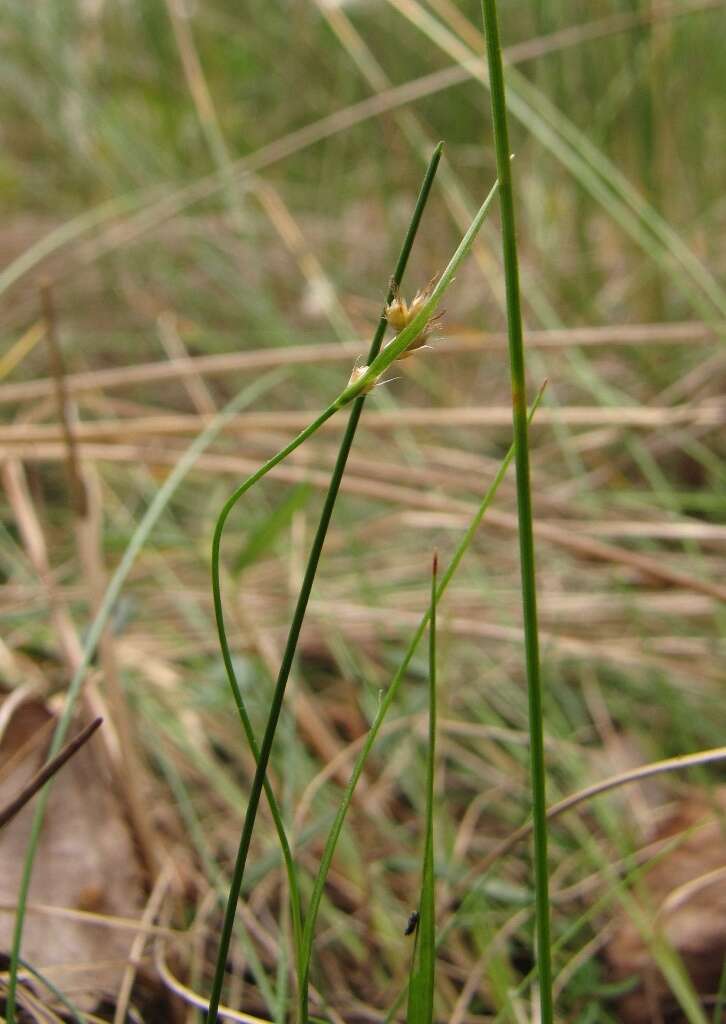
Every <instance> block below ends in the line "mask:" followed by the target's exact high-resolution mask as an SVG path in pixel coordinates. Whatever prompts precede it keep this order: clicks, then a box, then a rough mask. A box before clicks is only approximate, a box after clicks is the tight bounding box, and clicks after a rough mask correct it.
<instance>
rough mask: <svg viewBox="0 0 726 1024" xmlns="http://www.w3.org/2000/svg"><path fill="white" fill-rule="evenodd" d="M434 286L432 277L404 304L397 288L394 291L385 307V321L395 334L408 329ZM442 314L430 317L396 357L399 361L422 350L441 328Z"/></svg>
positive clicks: (434, 282) (429, 296)
mask: <svg viewBox="0 0 726 1024" xmlns="http://www.w3.org/2000/svg"><path fill="white" fill-rule="evenodd" d="M435 284H436V277H433V278H432V279H431V280H430V281H429V283H428V284H427V285H426V287H425V288H421V289H420V290H419V291H417V292H416V294H415V295H414V297H413V299H412V300H411V302H410V303H408V302H406V300H405V299H404V298H403V296H402V295H401V293H400V292H399V290H398V288H396V289H395V290H394V293H393V299H392V301H391V302H389V304H388V305H387V306H386V320H388V323H389V324H390V325H391V327H392V328H393V329H394V331H396V332H397V333H400V332H401V331H402V330H403V329H404V327H408V325H409V324H410V323H411V321H412V320H414V319H415V318H416V317H417V316H418V314H419V313H420V312H421V310H422V309H423V307H424V306H425V305H426V303H427V302H428V300H429V299H430V298H431V293H432V291H433V289H434V285H435ZM442 317H443V313H437V314H436V315H435V316H432V317H431V319H430V320H429V321H428V323H427V324H426V325H425V326H424V327H423V328H422V330H421V331H419V333H418V334H417V335H416V337H415V338H413V339H412V340H411V342H410V343H409V345H408V346H407V348H406V349H405V350H404V351H403V352H402V353H401V354H400V355H399V356H398V358H399V359H408V357H409V356H411V355H413V353H414V352H416V350H417V349H420V348H423V347H424V345H425V344H426V342H427V340H428V339H429V338H430V337H431V335H432V333H433V332H434V331H435V330H436V329H437V328H438V327H440V326H441V319H442Z"/></svg>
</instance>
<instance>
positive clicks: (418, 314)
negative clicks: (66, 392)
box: [208, 146, 497, 1021]
mask: <svg viewBox="0 0 726 1024" xmlns="http://www.w3.org/2000/svg"><path fill="white" fill-rule="evenodd" d="M440 148H441V147H440V146H439V147H438V149H437V151H436V153H435V154H434V159H435V161H436V163H438V156H439V155H440ZM435 169H436V166H435V164H434V166H433V172H435ZM433 172H432V174H431V180H432V179H433ZM426 180H428V175H427V179H426ZM430 184H431V182H430V181H428V185H426V197H427V195H428V190H429V189H430ZM496 189H497V184H496V183H495V184H494V186H493V187H492V189H491V190H490V192H489V195H488V196H487V198H486V199H485V201H484V203H483V204H482V206H481V207H480V209H479V211H478V212H477V214H476V216H475V218H474V220H473V221H472V223H471V225H470V227H469V229H468V231H467V232H466V234H465V235H464V237H463V238H462V240H461V242H460V244H459V246H458V248H457V249H456V251H455V253H454V254H453V256H452V257H451V260H450V261H449V264H448V265H447V267H446V269H445V270H444V272H443V273H442V275H441V277H440V278H439V279H438V281H437V282H436V283H435V284H432V286H431V287H430V288H427V289H426V291H425V292H424V293H422V294H420V295H419V296H418V300H419V301H418V302H416V303H415V313H414V315H412V317H410V318H408V319H407V324H406V326H404V327H403V329H402V330H400V331H399V333H398V334H397V335H396V337H395V338H393V340H392V341H390V342H389V343H388V344H387V345H386V346H385V347H383V348H380V345H381V341H382V337H383V330H384V329H385V323H379V330H380V338H379V339H378V341H377V347H378V349H379V351H378V352H377V354H375V353H374V352H373V347H372V352H371V356H372V357H369V362H368V364H367V365H366V366H361V367H355V368H354V370H353V372H352V374H351V377H350V380H349V381H348V384H347V386H346V387H345V388H344V389H343V390H342V391H341V392H340V394H339V395H338V397H337V398H336V399H335V400H334V401H333V402H331V403H330V405H329V406H328V407H327V408H326V409H325V410H323V412H322V413H321V414H320V415H319V416H318V417H317V418H316V419H314V420H313V421H312V422H311V423H310V424H309V425H308V426H307V427H306V428H305V429H304V430H302V431H301V432H300V433H299V434H298V435H297V437H295V438H294V439H293V440H292V441H291V442H290V443H289V444H288V445H286V446H285V447H284V448H282V449H281V450H280V451H279V452H277V454H276V455H274V456H273V457H272V458H271V459H269V460H268V461H267V462H265V463H264V464H263V465H262V466H260V468H259V469H258V470H256V471H255V472H254V473H252V474H251V475H250V476H249V477H248V478H247V479H246V480H245V481H244V482H243V483H242V484H240V486H239V487H238V488H237V489H236V490H235V491H234V492H233V493H232V495H231V496H230V497H229V498H228V500H227V501H226V503H225V504H224V506H223V508H222V510H221V512H220V515H219V518H218V520H217V523H216V526H215V530H214V536H213V540H212V593H213V601H214V610H215V618H216V622H217V630H218V634H219V642H220V647H221V650H222V656H223V660H224V663H225V668H226V670H227V674H228V678H229V681H230V685H231V687H232V690H233V693H234V698H235V702H236V704H237V709H238V711H239V713H240V716H241V718H242V721H243V725H244V728H245V733H246V734H247V738H248V741H249V742H250V746H251V749H252V750H253V752H254V753H255V757H256V762H257V766H256V770H255V775H254V778H253V781H252V785H251V788H250V797H249V801H248V805H247V811H246V814H245V820H244V824H243V828H242V833H241V837H240V843H239V847H238V851H237V857H236V860H235V865H234V868H233V872H232V880H231V885H230V893H229V899H228V903H227V909H226V912H225V917H224V921H223V925H222V931H221V935H220V942H219V949H218V954H217V961H216V966H215V971H214V978H213V982H212V989H211V993H210V1003H209V1014H208V1019H209V1020H210V1021H216V1020H217V1017H218V1010H219V1003H220V1000H221V993H222V986H223V982H224V971H225V964H226V959H227V953H228V951H229V944H230V939H231V934H232V927H233V922H234V916H235V912H236V907H237V901H238V899H239V894H240V891H241V888H242V881H243V878H244V871H245V866H246V862H247V856H248V853H249V847H250V843H251V839H252V833H253V829H254V823H255V818H256V815H257V809H258V807H259V802H260V797H261V794H262V789H263V788H264V787H265V779H266V772H267V765H268V763H269V759H270V753H271V751H272V745H273V740H274V736H275V731H276V728H277V722H278V719H279V716H280V711H281V709H282V703H283V699H284V694H285V687H286V684H287V677H288V675H289V671H290V668H291V665H292V660H293V658H294V653H295V648H296V645H297V638H298V636H299V631H300V628H301V626H302V621H303V618H304V614H305V608H306V606H307V599H308V597H309V593H310V590H311V588H312V584H313V580H314V577H315V572H316V570H317V562H318V559H319V556H320V551H321V550H322V545H323V541H324V538H325V533H326V531H327V525H328V522H329V519H330V515H331V514H332V510H333V506H334V503H335V499H336V497H337V492H338V488H339V486H340V481H341V480H342V476H343V472H344V470H345V463H346V461H347V454H348V452H347V451H346V450H345V447H344V445H342V446H341V450H340V452H339V456H338V459H337V461H336V466H335V469H334V471H333V477H332V479H331V487H330V490H329V492H328V496H327V498H326V502H325V506H324V510H323V515H322V517H321V521H320V525H319V528H318V531H317V533H316V538H315V541H314V544H313V550H312V553H311V558H310V560H309V563H308V566H307V569H306V572H305V576H304V580H303V586H302V587H301V596H300V599H299V600H298V604H297V606H296V609H295V614H294V618H293V623H292V626H291V629H290V634H289V636H288V642H287V644H286V648H285V653H284V656H283V662H282V665H281V670H280V673H279V675H278V679H277V683H276V685H275V690H274V693H273V696H272V701H271V706H270V712H269V717H268V721H267V725H266V727H265V732H264V735H263V738H262V743H261V744H260V746H259V750H257V749H256V744H255V742H254V737H253V736H252V731H251V726H249V728H248V725H249V719H248V716H247V714H246V710H245V708H244V704H243V702H242V697H241V693H240V691H239V686H238V685H237V682H236V679H235V677H234V669H233V665H232V658H231V653H230V648H229V642H228V640H227V635H226V629H225V623H224V611H223V605H222V596H221V578H220V551H221V540H222V534H223V531H224V526H225V523H226V522H227V519H228V518H229V515H230V513H231V512H232V509H233V508H234V506H235V505H236V504H237V502H238V501H239V500H240V498H241V497H242V496H243V495H244V494H246V493H247V491H249V489H250V488H251V487H252V486H253V485H254V484H255V483H257V482H258V481H259V480H260V479H262V477H264V476H265V475H266V474H267V473H269V472H270V470H271V469H273V468H274V467H275V466H277V465H278V464H279V463H280V462H282V461H283V460H284V459H285V458H287V456H288V455H290V454H291V453H292V452H293V451H295V449H296V448H298V447H299V446H300V445H301V444H303V443H304V442H305V441H306V440H308V438H310V437H312V435H313V434H315V433H316V432H317V431H318V430H319V429H320V427H321V426H322V425H323V424H324V423H325V422H326V421H327V420H328V419H330V417H331V416H333V415H335V414H336V413H337V412H339V411H340V410H341V409H343V408H344V407H345V406H347V405H349V404H350V403H351V402H354V401H355V400H356V399H362V398H364V397H365V395H366V394H367V393H368V392H369V391H370V390H371V389H372V388H373V387H375V386H376V384H378V383H379V382H380V378H381V375H382V374H383V373H384V372H385V371H386V369H387V368H388V367H389V366H390V365H391V363H393V362H394V361H395V360H396V359H400V358H403V357H405V354H406V353H407V352H408V351H409V350H411V349H413V348H416V347H418V346H419V344H420V339H421V337H422V336H423V335H425V333H426V331H427V330H428V329H429V325H430V323H431V321H432V318H433V317H434V314H435V313H436V310H437V308H438V306H439V304H440V302H441V299H442V298H443V295H444V294H445V292H446V290H447V289H448V288H449V286H450V285H451V283H452V281H453V279H454V276H455V274H456V271H457V268H458V267H459V266H460V264H461V262H462V261H463V260H464V258H465V257H466V255H467V254H468V252H469V250H470V248H471V246H472V244H473V242H474V239H475V238H476V236H477V234H478V232H479V230H480V228H481V226H482V224H483V222H484V219H485V217H486V215H487V213H488V211H489V209H490V208H491V205H492V202H493V199H494V196H495V194H496ZM424 203H425V199H424ZM412 242H413V237H411V244H412ZM404 248H405V246H404ZM402 251H403V250H402ZM406 259H407V255H406ZM401 272H402V271H401ZM395 293H396V287H392V288H391V291H390V294H389V296H388V301H387V304H386V309H388V308H389V306H390V303H391V302H392V300H393V299H394V298H395ZM360 408H362V406H361V407H359V411H358V412H357V415H356V413H355V408H354V413H353V415H352V416H351V420H352V422H353V429H352V430H349V431H346V435H345V438H347V439H348V450H349V447H350V444H351V443H352V438H353V434H354V431H355V427H356V426H357V422H358V418H359V416H360ZM344 441H345V439H344ZM245 719H246V720H247V722H246V723H245ZM276 825H277V826H278V833H279V832H280V825H279V824H278V823H277V822H276ZM295 927H296V928H297V925H295Z"/></svg>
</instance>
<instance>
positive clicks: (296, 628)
mask: <svg viewBox="0 0 726 1024" xmlns="http://www.w3.org/2000/svg"><path fill="white" fill-rule="evenodd" d="M442 148H443V144H442V143H439V144H438V146H437V147H436V149H435V150H434V153H433V155H432V157H431V160H430V162H429V165H428V168H427V170H426V174H425V176H424V180H423V183H422V185H421V189H420V192H419V195H418V199H417V201H416V205H415V207H414V211H413V214H412V217H411V222H410V224H409V227H408V230H407V232H406V236H405V238H404V241H403V245H402V247H401V251H400V254H399V257H398V261H397V263H396V267H395V270H394V272H393V277H392V279H391V283H390V285H389V289H388V294H387V296H386V301H385V303H384V306H383V310H382V311H381V316H380V318H379V321H378V325H377V327H376V331H375V334H374V336H373V340H372V342H371V347H370V351H369V353H368V363H369V364H370V363H372V362H373V361H374V360H375V358H376V357H377V356H378V354H379V352H380V349H381V345H382V343H383V337H384V335H385V332H386V326H387V321H386V316H385V309H386V306H387V305H388V303H389V302H390V301H391V300H392V298H393V296H394V293H395V290H396V289H397V288H398V286H399V285H400V284H401V281H402V279H403V273H404V271H405V269H406V265H407V263H408V259H409V256H410V254H411V249H412V247H413V243H414V239H415V237H416V234H417V232H418V228H419V224H420V222H421V217H422V215H423V211H424V209H425V207H426V203H427V202H428V199H429V195H430V193H431V187H432V185H433V182H434V177H435V175H436V171H437V169H438V165H439V161H440V160H441V152H442ZM364 403H365V393H364V392H363V393H361V394H360V395H359V397H358V398H356V399H355V401H354V403H353V408H352V409H351V413H350V417H349V419H348V425H347V427H346V430H345V433H344V435H343V439H342V441H341V444H340V448H339V450H338V456H337V458H336V462H335V467H334V469H333V474H332V477H331V480H330V484H329V487H328V491H327V494H326V496H325V501H324V503H323V509H322V512H321V514H320V520H319V522H318V527H317V530H316V532H315V537H314V539H313V544H312V547H311V549H310V555H309V557H308V563H307V566H306V568H305V573H304V576H303V581H302V585H301V588H300V593H299V595H298V599H297V602H296V605H295V611H294V614H293V618H292V622H291V625H290V630H289V632H288V636H287V641H286V644H285V649H284V652H283V657H282V663H281V665H280V670H279V672H278V676H277V680H276V682H275V690H274V693H273V698H272V704H271V707H270V713H269V716H268V720H267V725H266V728H265V733H264V736H263V739H262V745H261V747H260V748H259V749H258V748H257V744H256V741H255V738H254V735H253V733H252V727H251V724H250V721H249V716H248V715H247V712H246V709H245V707H244V702H243V700H242V694H241V692H240V689H239V685H238V683H237V679H236V676H235V672H234V665H233V663H232V657H231V653H230V649H229V642H228V640H227V634H226V629H225V624H224V611H223V607H222V598H221V586H220V576H219V553H220V544H221V537H222V531H223V529H224V524H225V522H226V519H227V517H228V515H229V513H230V512H231V510H232V508H233V507H234V504H235V503H236V501H237V500H238V497H240V496H241V493H239V492H235V494H233V495H232V497H231V498H230V499H229V500H228V501H227V503H226V505H225V506H224V508H223V510H222V514H221V515H220V517H219V520H218V522H217V526H216V528H215V533H214V542H213V546H212V589H213V594H214V611H215V616H216V620H217V630H218V633H219V643H220V647H221V649H222V657H223V660H224V665H225V669H226V671H227V677H228V679H229V683H230V686H231V688H232V692H233V694H234V699H235V702H236V704H237V710H238V712H239V714H240V718H241V719H242V724H243V727H244V730H245V734H246V737H247V741H248V743H249V744H250V747H251V749H252V751H253V753H254V755H255V759H256V761H257V767H256V771H255V775H254V779H253V782H252V787H251V789H250V798H249V802H248V805H247V811H246V814H245V821H244V825H243V829H242V834H241V837H240V844H239V849H238V852H237V859H236V862H235V867H234V872H233V875H232V882H231V885H230V892H229V899H228V903H227V910H226V913H225V918H224V922H223V925H222V933H221V936H220V943H219V950H218V955H217V962H216V966H215V973H214V979H213V983H212V991H211V994H210V1001H209V1016H208V1019H209V1020H210V1021H216V1019H217V1013H218V1010H219V1003H220V1000H221V997H222V985H223V982H224V968H225V963H226V960H227V954H228V952H229V943H230V939H231V936H232V927H233V924H234V917H235V913H236V909H237V901H238V899H239V894H240V891H241V887H242V880H243V877H244V870H245V865H246V862H247V854H248V852H249V846H250V842H251V839H252V831H253V829H254V824H255V819H256V816H257V808H258V806H259V800H260V795H261V792H262V788H263V787H264V789H265V792H266V794H267V797H268V800H269V802H270V808H271V809H272V811H273V817H274V818H275V824H276V826H277V828H278V834H279V835H280V836H281V837H282V835H283V834H284V830H283V828H282V821H281V819H280V816H279V811H278V810H277V804H276V800H275V797H274V794H273V793H272V790H271V787H270V785H269V783H268V781H267V778H266V772H267V764H268V762H269V758H270V753H271V751H272V743H273V740H274V736H275V731H276V729H277V723H278V719H279V717H280V711H281V709H282V702H283V699H284V696H285V688H286V686H287V681H288V678H289V675H290V670H291V668H292V663H293V659H294V657H295V651H296V649H297V643H298V639H299V637H300V630H301V628H302V624H303V620H304V618H305V612H306V611H307V606H308V601H309V599H310V593H311V591H312V587H313V583H314V580H315V575H316V573H317V569H318V563H319V561H320V555H321V552H322V549H323V544H324V543H325V538H326V535H327V532H328V527H329V525H330V520H331V517H332V514H333V509H334V507H335V502H336V500H337V497H338V492H339V490H340V484H341V481H342V479H343V474H344V472H345V467H346V464H347V461H348V456H349V454H350V450H351V447H352V445H353V440H354V438H355V434H356V430H357V429H358V421H359V420H360V416H361V413H362V412H363V405H364ZM316 422H317V421H316ZM252 482H254V481H252ZM250 486H251V485H250ZM242 493H243V492H242ZM295 893H296V895H295V896H294V898H293V902H296V903H297V908H296V909H295V908H294V909H293V939H294V942H295V948H296V958H297V967H298V972H300V963H301V960H300V958H301V948H302V947H301V940H302V924H301V912H300V905H299V891H298V890H297V886H296V883H295ZM291 897H293V879H291Z"/></svg>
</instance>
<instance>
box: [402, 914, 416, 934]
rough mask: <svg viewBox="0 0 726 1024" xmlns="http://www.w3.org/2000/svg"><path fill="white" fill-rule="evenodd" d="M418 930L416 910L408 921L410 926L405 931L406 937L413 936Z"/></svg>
mask: <svg viewBox="0 0 726 1024" xmlns="http://www.w3.org/2000/svg"><path fill="white" fill-rule="evenodd" d="M417 928H418V910H414V912H413V913H412V914H411V916H410V917H409V919H408V924H407V925H406V928H405V930H404V933H403V934H404V935H413V933H414V932H415V931H416V929H417Z"/></svg>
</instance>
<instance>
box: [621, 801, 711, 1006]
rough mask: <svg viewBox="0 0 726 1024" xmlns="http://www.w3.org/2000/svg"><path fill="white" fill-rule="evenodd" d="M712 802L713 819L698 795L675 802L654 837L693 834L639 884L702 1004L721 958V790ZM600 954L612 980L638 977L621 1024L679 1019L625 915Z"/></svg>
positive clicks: (706, 1001) (625, 1002) (706, 1000)
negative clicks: (642, 887)
mask: <svg viewBox="0 0 726 1024" xmlns="http://www.w3.org/2000/svg"><path fill="white" fill-rule="evenodd" d="M714 800H715V802H716V804H717V805H718V808H719V811H718V814H717V816H715V815H714V805H713V804H711V806H709V805H707V804H706V803H704V801H703V799H702V798H698V797H696V798H694V799H693V800H689V801H688V802H686V801H683V802H682V803H681V804H680V805H679V808H678V811H677V813H676V814H674V815H673V816H672V817H671V818H670V819H669V820H668V822H667V823H666V824H665V825H664V826H663V827H662V828H661V829H659V831H658V834H657V835H656V836H655V837H654V838H655V839H656V840H663V839H665V840H667V839H669V838H671V837H675V836H677V835H678V834H679V833H681V832H684V831H686V830H688V829H692V830H693V831H692V832H691V834H690V835H687V836H686V838H684V839H683V840H681V841H680V842H679V843H678V845H677V846H676V848H675V849H674V850H673V851H672V852H670V853H668V854H667V855H665V856H664V857H663V858H662V860H660V861H658V862H657V863H656V864H655V865H654V866H653V868H652V869H650V870H649V871H648V872H647V877H646V881H645V883H644V890H645V891H647V894H648V896H649V899H648V903H649V909H648V912H649V917H651V919H652V916H653V908H655V912H656V914H657V916H656V918H655V927H656V928H657V929H659V930H660V933H661V934H662V935H663V936H664V937H665V938H666V939H667V941H668V942H669V943H670V944H671V945H672V946H673V948H674V949H675V950H677V952H678V953H679V954H680V956H681V958H682V960H683V963H684V966H685V968H686V970H687V971H688V974H689V976H690V978H691V981H692V983H693V985H694V987H695V989H696V990H697V992H698V993H699V994H700V995H701V996H702V997H703V999H704V1006H707V1005H709V1004H712V1002H713V997H714V994H715V993H716V992H717V990H718V985H719V978H720V975H721V970H722V967H723V963H724V955H726V832H725V831H724V822H723V812H724V811H726V787H720V788H719V789H717V790H716V791H715V794H714ZM605 956H606V959H607V961H608V963H609V965H610V968H611V971H612V975H613V978H614V980H620V979H625V978H629V977H632V976H633V975H635V976H636V977H637V978H638V979H639V982H640V983H639V985H638V987H637V988H636V989H635V991H634V992H631V993H630V994H629V995H627V996H625V997H624V999H623V1000H622V1001H621V1004H620V1014H621V1016H620V1018H619V1019H621V1020H622V1021H623V1022H624V1024H652V1022H653V1021H654V1020H658V1019H659V1017H660V1018H661V1019H663V1020H664V1021H668V1022H669V1024H675V1022H676V1021H679V1022H680V1021H682V1020H683V1021H685V1019H686V1018H685V1017H683V1016H682V1015H681V1014H680V1011H679V1010H678V1009H677V1006H676V1004H675V1000H674V997H673V995H672V993H671V992H670V989H669V987H668V984H667V982H666V981H665V979H664V978H663V976H662V975H661V974H660V972H659V971H658V969H657V967H656V965H655V963H654V960H653V957H652V956H651V954H650V951H649V949H648V947H647V945H646V943H645V941H644V940H643V937H642V935H641V933H640V931H639V930H638V928H637V927H636V925H635V924H634V923H633V922H632V921H631V920H630V918H628V917H625V916H623V920H622V922H621V923H620V924H619V926H618V928H617V930H616V932H615V934H614V936H613V938H612V939H611V941H610V943H609V944H608V946H607V947H606V950H605ZM709 997H710V998H709Z"/></svg>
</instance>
